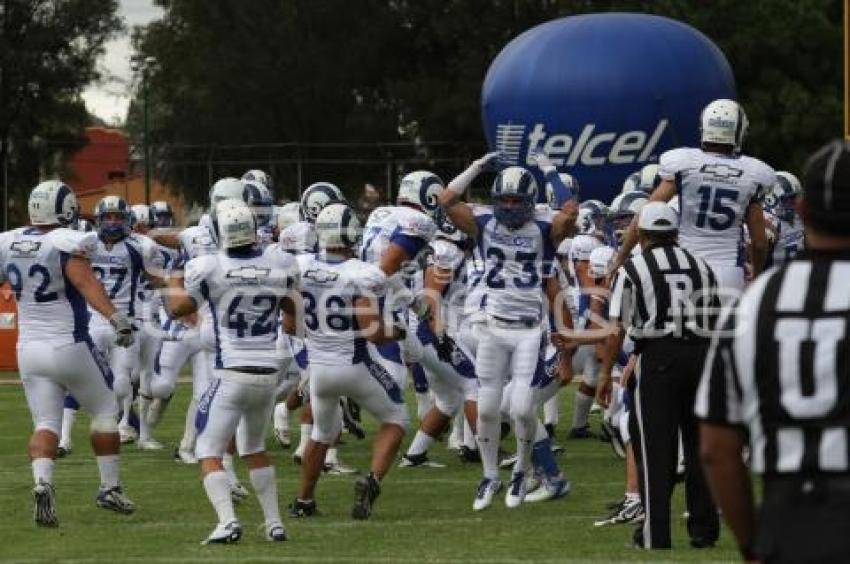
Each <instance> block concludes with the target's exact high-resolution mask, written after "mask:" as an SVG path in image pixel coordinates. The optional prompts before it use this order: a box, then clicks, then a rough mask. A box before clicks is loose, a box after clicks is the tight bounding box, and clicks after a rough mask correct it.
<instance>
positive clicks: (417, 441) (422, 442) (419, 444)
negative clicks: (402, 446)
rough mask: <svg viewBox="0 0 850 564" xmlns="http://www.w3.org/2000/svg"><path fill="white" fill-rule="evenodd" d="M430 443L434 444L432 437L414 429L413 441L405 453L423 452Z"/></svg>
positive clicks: (429, 446)
mask: <svg viewBox="0 0 850 564" xmlns="http://www.w3.org/2000/svg"><path fill="white" fill-rule="evenodd" d="M432 444H434V437H432V436H431V435H428V434H427V433H425V432H423V431H416V436H415V437H413V442H411V443H410V447H409V448H408V449H407V454H408V455H409V456H417V455H420V454H425V453H426V452H428V449H429V448H431V445H432Z"/></svg>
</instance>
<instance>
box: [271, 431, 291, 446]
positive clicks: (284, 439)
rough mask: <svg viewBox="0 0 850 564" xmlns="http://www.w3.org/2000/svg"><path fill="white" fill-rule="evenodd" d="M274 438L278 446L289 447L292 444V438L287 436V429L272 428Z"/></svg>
mask: <svg viewBox="0 0 850 564" xmlns="http://www.w3.org/2000/svg"><path fill="white" fill-rule="evenodd" d="M274 438H275V439H277V442H278V444H279V445H280V448H289V447H291V446H292V438H291V437H290V436H289V429H278V428H277V427H275V428H274Z"/></svg>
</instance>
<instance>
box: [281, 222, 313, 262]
mask: <svg viewBox="0 0 850 564" xmlns="http://www.w3.org/2000/svg"><path fill="white" fill-rule="evenodd" d="M277 240H278V246H279V247H280V249H281V250H283V251H287V252H289V253H292V254H295V255H303V254H306V253H317V252H319V238H318V236H317V235H316V227H315V226H314V225H313V224H312V223H308V222H306V221H299V222H298V223H293V224H292V225H290V226H289V227H287V228H286V229H284V230H283V231H281V232H280V234H279V235H278V238H277Z"/></svg>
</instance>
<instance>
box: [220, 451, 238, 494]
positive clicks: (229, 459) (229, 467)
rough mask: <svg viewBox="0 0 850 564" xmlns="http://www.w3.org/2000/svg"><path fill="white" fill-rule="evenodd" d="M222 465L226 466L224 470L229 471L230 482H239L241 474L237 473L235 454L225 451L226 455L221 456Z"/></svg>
mask: <svg viewBox="0 0 850 564" xmlns="http://www.w3.org/2000/svg"><path fill="white" fill-rule="evenodd" d="M221 465H222V466H224V471H225V472H226V473H227V477H228V478H229V479H230V483H231V484H232V485H234V486H235V485H236V484H238V483H239V476H237V475H236V469H235V468H234V467H233V455H232V454H229V453H226V452H225V453H224V456H222V457H221Z"/></svg>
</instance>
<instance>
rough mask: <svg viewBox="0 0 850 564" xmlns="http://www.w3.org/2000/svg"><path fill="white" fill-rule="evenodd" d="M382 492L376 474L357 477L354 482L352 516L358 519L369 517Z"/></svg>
mask: <svg viewBox="0 0 850 564" xmlns="http://www.w3.org/2000/svg"><path fill="white" fill-rule="evenodd" d="M380 494H381V486H380V484H378V480H376V479H375V476H374V474H372V473H369V475H368V476H365V477H361V478H357V481H355V482H354V507H352V508H351V516H352V517H353V518H355V519H358V520H365V519H368V518H369V516H370V515H371V514H372V505H373V504H374V503H375V500H376V499H377V498H378V496H379V495H380Z"/></svg>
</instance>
